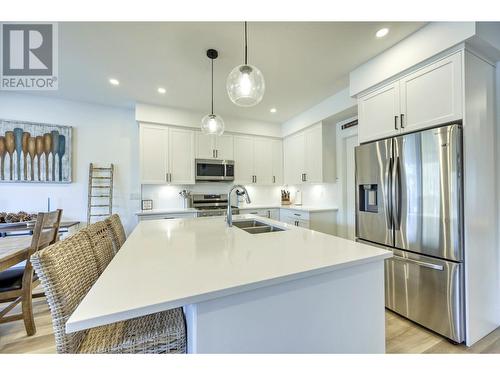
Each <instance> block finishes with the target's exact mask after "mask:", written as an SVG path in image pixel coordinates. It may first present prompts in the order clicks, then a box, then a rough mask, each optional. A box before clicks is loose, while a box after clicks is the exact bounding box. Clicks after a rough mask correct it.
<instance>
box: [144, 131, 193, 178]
mask: <svg viewBox="0 0 500 375" xmlns="http://www.w3.org/2000/svg"><path fill="white" fill-rule="evenodd" d="M140 166H141V183H142V184H167V183H174V184H194V132H193V131H191V130H184V129H177V128H169V127H167V126H160V125H146V124H141V126H140Z"/></svg>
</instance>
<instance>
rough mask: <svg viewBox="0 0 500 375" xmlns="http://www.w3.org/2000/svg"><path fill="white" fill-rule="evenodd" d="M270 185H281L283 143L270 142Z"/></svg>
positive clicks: (276, 140) (277, 140)
mask: <svg viewBox="0 0 500 375" xmlns="http://www.w3.org/2000/svg"><path fill="white" fill-rule="evenodd" d="M271 142H272V172H273V173H272V184H273V185H283V141H282V140H280V139H273V140H272V141H271Z"/></svg>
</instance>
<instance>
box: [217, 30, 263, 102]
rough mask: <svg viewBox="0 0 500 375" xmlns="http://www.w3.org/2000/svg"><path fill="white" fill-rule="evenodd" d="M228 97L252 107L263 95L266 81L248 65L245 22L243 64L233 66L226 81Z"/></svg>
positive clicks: (256, 70) (255, 69) (254, 68)
mask: <svg viewBox="0 0 500 375" xmlns="http://www.w3.org/2000/svg"><path fill="white" fill-rule="evenodd" d="M226 90H227V94H228V95H229V99H231V101H232V102H233V103H234V104H236V105H239V106H241V107H252V106H254V105H256V104H258V103H259V102H260V101H261V100H262V98H263V97H264V91H265V90H266V83H265V81H264V76H263V75H262V73H261V72H260V70H259V69H257V68H256V67H255V66H253V65H248V53H247V23H246V22H245V64H243V65H239V66H237V67H236V68H234V69H233V70H232V71H231V73H229V76H228V77H227V81H226Z"/></svg>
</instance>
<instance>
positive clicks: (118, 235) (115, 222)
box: [104, 214, 127, 252]
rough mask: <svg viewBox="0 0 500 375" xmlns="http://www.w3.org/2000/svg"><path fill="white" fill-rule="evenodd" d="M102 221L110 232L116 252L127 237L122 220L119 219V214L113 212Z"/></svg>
mask: <svg viewBox="0 0 500 375" xmlns="http://www.w3.org/2000/svg"><path fill="white" fill-rule="evenodd" d="M104 222H105V223H106V225H107V226H108V228H109V230H110V232H111V236H112V239H113V246H114V249H115V252H118V250H120V248H121V247H122V245H123V244H124V243H125V240H126V239H127V236H126V235H125V229H123V225H122V221H121V220H120V216H118V215H117V214H113V215H111V216H110V217H108V218H107V219H106V220H105V221H104Z"/></svg>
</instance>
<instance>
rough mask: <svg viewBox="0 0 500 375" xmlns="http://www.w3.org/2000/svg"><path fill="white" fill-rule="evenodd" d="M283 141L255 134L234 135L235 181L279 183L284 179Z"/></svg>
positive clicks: (262, 183)
mask: <svg viewBox="0 0 500 375" xmlns="http://www.w3.org/2000/svg"><path fill="white" fill-rule="evenodd" d="M282 160H283V154H282V141H281V140H277V139H271V138H265V137H253V136H239V135H237V136H236V135H235V136H234V163H235V165H234V174H235V182H236V183H240V184H258V185H278V184H282V181H283V177H282V176H283V162H282Z"/></svg>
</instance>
